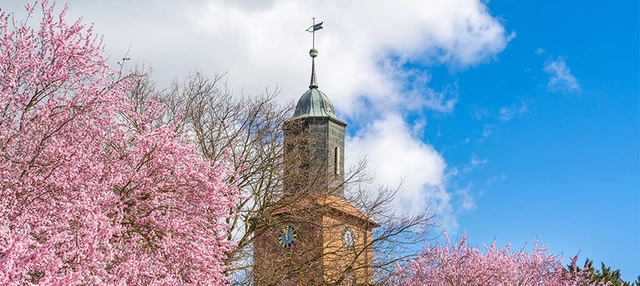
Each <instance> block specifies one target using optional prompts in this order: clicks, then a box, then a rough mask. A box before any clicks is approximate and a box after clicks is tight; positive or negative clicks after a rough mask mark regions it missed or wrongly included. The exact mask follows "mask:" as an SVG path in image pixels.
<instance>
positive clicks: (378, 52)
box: [0, 0, 640, 280]
mask: <svg viewBox="0 0 640 286" xmlns="http://www.w3.org/2000/svg"><path fill="white" fill-rule="evenodd" d="M388 2H389V3H388ZM22 3H23V2H22V1H7V0H0V7H2V9H3V10H8V11H15V12H16V15H17V17H18V18H21V16H20V15H23V14H24V13H23V12H22V11H23V10H22V9H21V5H22ZM69 6H70V9H69V13H68V15H67V19H68V20H75V19H76V18H78V17H83V19H84V21H85V22H93V23H95V30H96V32H97V33H99V34H103V35H104V42H105V44H106V52H107V54H109V55H111V59H112V60H111V62H112V64H114V65H115V62H116V61H117V60H118V59H120V58H122V57H123V56H124V55H125V53H127V50H129V52H128V54H127V56H128V57H130V58H131V59H132V62H133V63H138V64H144V65H146V66H150V67H153V68H154V78H155V79H156V80H157V82H158V85H159V86H160V87H162V86H165V85H166V84H167V83H168V82H169V81H170V80H171V79H174V78H182V77H184V75H185V74H187V73H188V72H189V71H191V70H193V69H198V70H201V71H202V72H204V73H206V74H209V75H210V76H213V75H214V74H215V73H223V72H228V77H227V79H228V82H227V83H228V86H229V88H230V89H232V90H234V91H236V92H237V93H240V92H245V93H248V94H257V93H260V92H262V91H264V89H265V87H266V88H269V89H270V90H274V89H276V88H277V89H279V91H280V95H279V97H278V100H279V101H281V102H289V101H295V100H297V99H298V97H299V96H300V95H301V94H302V93H304V92H305V90H306V89H307V85H308V80H309V70H310V60H309V57H308V54H307V51H308V49H309V48H310V45H311V38H310V35H309V34H307V33H306V32H304V29H306V28H307V27H308V26H309V25H310V24H311V18H312V17H314V16H315V17H317V19H318V21H324V22H325V24H324V29H323V30H321V31H319V32H318V34H317V39H316V47H317V48H318V49H319V52H320V55H319V57H318V58H317V62H316V66H317V71H318V80H319V84H320V89H321V90H323V91H324V92H325V93H326V94H327V95H328V96H329V98H331V100H332V101H333V103H334V105H335V108H336V110H337V111H338V113H339V115H340V117H341V118H342V119H343V120H345V121H346V122H348V123H349V126H348V127H347V132H348V138H347V150H346V153H345V155H346V157H347V164H354V163H355V162H357V161H358V160H359V159H362V158H364V157H368V158H369V171H370V172H371V173H373V174H375V175H376V178H377V179H376V182H374V185H375V184H386V185H392V186H393V185H396V184H398V183H399V182H400V181H401V180H402V181H403V182H404V184H403V188H402V190H401V192H400V193H399V194H398V199H397V201H396V206H397V209H403V210H410V211H419V210H423V209H425V208H426V207H428V206H431V210H432V211H437V213H438V219H439V222H440V223H441V224H442V226H443V227H442V228H446V229H447V231H448V232H450V233H452V234H453V236H454V237H457V236H459V235H460V234H461V233H463V232H466V233H467V234H468V236H469V238H470V240H469V241H470V242H471V243H474V244H477V245H482V244H483V243H490V242H491V241H492V240H493V239H494V237H496V238H497V241H498V244H499V245H504V244H506V243H507V242H511V244H512V249H518V248H520V247H522V246H523V245H524V244H525V243H529V245H531V244H532V243H533V240H534V239H535V238H536V236H539V239H540V242H541V243H542V244H546V245H548V246H549V247H550V250H551V252H553V253H563V254H564V255H565V257H570V256H573V255H575V254H577V253H578V252H580V257H581V258H582V259H584V258H590V259H592V260H594V261H596V263H599V262H600V261H603V262H605V263H606V264H607V265H608V266H611V267H613V268H615V269H618V268H619V269H621V270H622V274H623V277H624V278H625V279H628V280H632V279H635V277H636V276H637V275H640V212H639V209H640V197H639V196H640V187H639V185H640V167H639V161H640V153H639V149H640V148H639V147H640V142H639V138H640V134H639V130H640V118H639V113H640V112H639V110H640V102H639V97H640V96H639V95H640V93H639V89H638V88H639V78H640V74H639V66H638V65H639V62H640V59H639V56H638V54H639V51H640V47H639V44H638V42H639V40H638V37H639V34H640V31H639V28H638V27H639V26H640V23H639V22H638V21H639V20H638V19H639V17H638V11H639V9H640V8H639V7H638V2H637V1H618V2H615V4H610V3H605V2H596V1H546V0H538V1H504V0H501V1H497V0H494V1H479V0H449V1H438V0H424V1H412V0H396V1H393V2H390V1H364V0H362V1H360V0H357V1H349V2H346V1H338V0H325V1H293V0H266V1H248V0H247V1H228V0H208V1H204V0H198V1H197V0H188V1H181V2H177V1H164V0H161V1H124V0H122V1H120V0H114V1H91V2H89V1H80V0H73V1H69ZM372 191H373V188H372ZM567 262H568V260H567Z"/></svg>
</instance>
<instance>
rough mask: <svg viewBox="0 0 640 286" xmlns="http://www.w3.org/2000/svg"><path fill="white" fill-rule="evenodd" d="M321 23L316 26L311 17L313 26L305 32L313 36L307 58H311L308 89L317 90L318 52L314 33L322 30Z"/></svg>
mask: <svg viewBox="0 0 640 286" xmlns="http://www.w3.org/2000/svg"><path fill="white" fill-rule="evenodd" d="M322 23H324V22H320V23H318V24H316V17H313V25H311V27H309V28H307V30H306V31H307V32H309V33H312V34H313V43H312V47H311V50H310V51H309V56H311V82H310V83H309V88H318V80H316V61H315V60H316V57H317V56H318V50H316V31H317V30H320V29H322Z"/></svg>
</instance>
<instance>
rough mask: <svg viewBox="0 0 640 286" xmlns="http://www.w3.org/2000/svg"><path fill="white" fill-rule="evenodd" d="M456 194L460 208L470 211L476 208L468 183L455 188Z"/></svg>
mask: <svg viewBox="0 0 640 286" xmlns="http://www.w3.org/2000/svg"><path fill="white" fill-rule="evenodd" d="M456 195H458V200H459V204H460V209H461V210H463V211H472V210H474V209H475V208H476V202H475V199H474V197H473V195H472V194H471V185H470V184H469V185H468V186H467V187H466V188H464V189H459V190H457V191H456Z"/></svg>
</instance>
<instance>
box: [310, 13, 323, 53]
mask: <svg viewBox="0 0 640 286" xmlns="http://www.w3.org/2000/svg"><path fill="white" fill-rule="evenodd" d="M322 23H324V22H320V23H318V24H316V17H313V25H311V27H309V28H308V29H307V30H306V31H307V32H309V33H312V34H313V45H312V48H314V49H315V48H316V31H317V30H320V29H322Z"/></svg>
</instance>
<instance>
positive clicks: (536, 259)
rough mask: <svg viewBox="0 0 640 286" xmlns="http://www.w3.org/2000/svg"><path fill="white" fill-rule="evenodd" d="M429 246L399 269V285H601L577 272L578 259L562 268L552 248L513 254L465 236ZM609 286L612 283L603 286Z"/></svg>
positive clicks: (397, 271) (521, 251) (396, 278)
mask: <svg viewBox="0 0 640 286" xmlns="http://www.w3.org/2000/svg"><path fill="white" fill-rule="evenodd" d="M445 236H446V238H447V244H446V245H440V244H435V245H433V246H429V247H427V248H426V249H425V250H423V251H422V253H420V254H419V256H418V257H417V258H416V259H413V260H411V261H409V263H408V265H406V267H404V268H403V267H400V266H398V267H397V269H396V273H395V284H396V285H404V286H417V285H434V286H444V285H448V286H457V285H460V286H462V285H492V286H494V285H495V286H512V285H519V286H527V285H530V286H534V285H535V286H541V285H548V286H569V285H571V286H573V285H576V286H577V285H580V286H588V285H598V284H596V283H595V282H591V281H590V279H589V278H590V277H589V272H588V270H586V269H583V270H579V271H578V270H577V268H576V264H575V263H576V260H577V256H576V257H574V259H573V260H572V264H571V268H572V270H573V271H567V270H566V269H565V268H564V267H562V257H558V256H556V255H553V254H549V253H547V250H548V248H547V247H545V246H540V245H538V241H537V240H536V241H535V242H534V244H533V250H532V251H531V252H530V253H529V252H527V251H525V249H524V248H523V249H520V250H518V251H515V252H513V251H511V250H510V249H509V245H506V246H505V247H504V248H499V247H497V246H496V242H495V240H494V241H493V243H492V244H491V246H489V247H486V246H485V247H484V250H481V249H479V248H477V247H473V246H470V245H468V244H467V236H466V235H462V237H461V238H460V240H459V241H458V242H457V243H451V242H450V240H449V237H448V236H447V235H446V233H445ZM600 285H608V284H600Z"/></svg>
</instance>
